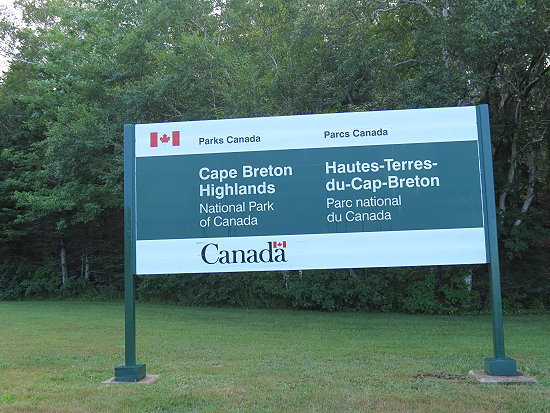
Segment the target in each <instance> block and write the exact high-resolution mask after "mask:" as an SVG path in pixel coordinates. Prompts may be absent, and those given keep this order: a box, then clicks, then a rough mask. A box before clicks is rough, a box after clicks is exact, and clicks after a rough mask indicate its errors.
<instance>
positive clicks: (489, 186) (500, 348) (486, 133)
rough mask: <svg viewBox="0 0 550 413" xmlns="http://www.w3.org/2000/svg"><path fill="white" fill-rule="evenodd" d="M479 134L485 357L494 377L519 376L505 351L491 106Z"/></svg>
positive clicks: (484, 109) (484, 110)
mask: <svg viewBox="0 0 550 413" xmlns="http://www.w3.org/2000/svg"><path fill="white" fill-rule="evenodd" d="M477 119H478V133H479V141H480V151H481V158H482V159H481V161H482V162H481V173H482V185H483V196H484V199H483V203H484V209H485V211H484V215H485V219H486V223H485V231H486V233H485V240H486V244H487V262H488V263H489V276H490V288H491V290H490V293H491V312H492V324H493V350H494V357H487V358H485V371H486V373H487V374H489V375H491V376H516V375H517V367H516V360H514V359H511V358H508V357H506V355H505V351H504V326H503V321H502V295H501V288H500V264H499V256H498V237H497V214H496V205H495V190H494V179H493V159H492V150H491V134H490V127H489V109H488V106H487V105H480V106H477Z"/></svg>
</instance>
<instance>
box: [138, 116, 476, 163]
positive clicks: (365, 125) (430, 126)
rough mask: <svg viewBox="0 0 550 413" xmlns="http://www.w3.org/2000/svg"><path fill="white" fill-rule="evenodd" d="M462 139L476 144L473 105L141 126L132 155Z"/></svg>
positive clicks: (246, 150)
mask: <svg viewBox="0 0 550 413" xmlns="http://www.w3.org/2000/svg"><path fill="white" fill-rule="evenodd" d="M174 132H178V133H179V135H178V136H179V138H177V139H175V140H174V139H173V138H172V134H173V133H174ZM151 133H153V134H156V135H155V136H156V138H154V141H155V144H154V146H151V139H152V138H151ZM163 136H164V139H162V137H163ZM244 138H250V139H249V141H248V142H241V141H242V140H243V139H244ZM244 140H246V139H244ZM465 140H477V124H476V108H475V107H474V106H464V107H454V108H434V109H409V110H393V111H378V112H348V113H331V114H318V115H299V116H274V117H264V118H247V119H223V120H208V121H189V122H168V123H151V124H141V125H136V156H137V157H146V156H171V155H188V154H206V153H224V152H249V151H271V150H286V149H303V148H330V147H341V146H365V145H395V144H409V143H428V142H452V141H465Z"/></svg>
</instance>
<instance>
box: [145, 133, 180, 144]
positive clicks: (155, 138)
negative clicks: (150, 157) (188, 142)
mask: <svg viewBox="0 0 550 413" xmlns="http://www.w3.org/2000/svg"><path fill="white" fill-rule="evenodd" d="M159 140H160V141H161V142H162V143H164V144H166V143H168V142H170V141H172V146H180V132H179V131H173V132H172V136H170V135H167V134H166V133H165V134H163V135H162V136H160V137H159V134H158V132H151V134H150V146H151V148H156V147H158V146H159Z"/></svg>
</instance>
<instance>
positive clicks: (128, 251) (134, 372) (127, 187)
mask: <svg viewBox="0 0 550 413" xmlns="http://www.w3.org/2000/svg"><path fill="white" fill-rule="evenodd" d="M134 194H135V126H134V125H124V350H125V351H124V365H121V366H116V367H115V380H116V381H131V382H135V381H139V380H141V379H143V378H144V377H145V364H137V363H136V295H135V294H136V285H135V274H136V261H135V245H136V233H135V210H134V208H135V199H134V198H135V197H134Z"/></svg>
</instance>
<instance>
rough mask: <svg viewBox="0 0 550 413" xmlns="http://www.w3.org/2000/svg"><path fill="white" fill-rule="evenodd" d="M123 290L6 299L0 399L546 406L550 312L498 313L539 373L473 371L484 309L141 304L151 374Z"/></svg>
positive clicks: (205, 406) (26, 408)
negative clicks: (490, 375)
mask: <svg viewBox="0 0 550 413" xmlns="http://www.w3.org/2000/svg"><path fill="white" fill-rule="evenodd" d="M123 325H124V309H123V305H122V304H121V303H120V304H119V303H80V302H0V326H1V329H0V374H1V376H0V412H371V411H372V412H522V413H523V412H550V315H548V314H547V315H530V316H513V317H506V319H505V331H506V345H507V355H509V356H510V357H513V358H515V359H516V360H517V362H518V366H519V368H520V369H521V370H523V371H525V372H526V373H528V374H532V375H534V376H535V377H536V378H537V380H538V381H539V384H537V385H508V386H502V385H486V384H485V385H483V384H479V383H478V382H476V381H474V380H472V379H470V378H468V371H469V370H472V369H478V370H480V369H482V364H483V357H486V356H491V355H492V339H491V320H490V317H489V316H453V317H450V316H412V315H401V314H368V313H317V312H292V311H263V310H235V309H218V308H183V307H178V306H169V305H144V304H138V305H137V331H138V336H137V341H138V362H142V363H146V364H147V372H148V374H160V375H161V377H160V379H159V380H158V381H157V382H155V383H153V384H149V385H143V384H116V385H105V384H101V382H102V381H104V380H106V379H109V378H111V377H112V376H113V371H114V367H115V365H118V364H123V361H124V336H123Z"/></svg>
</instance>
